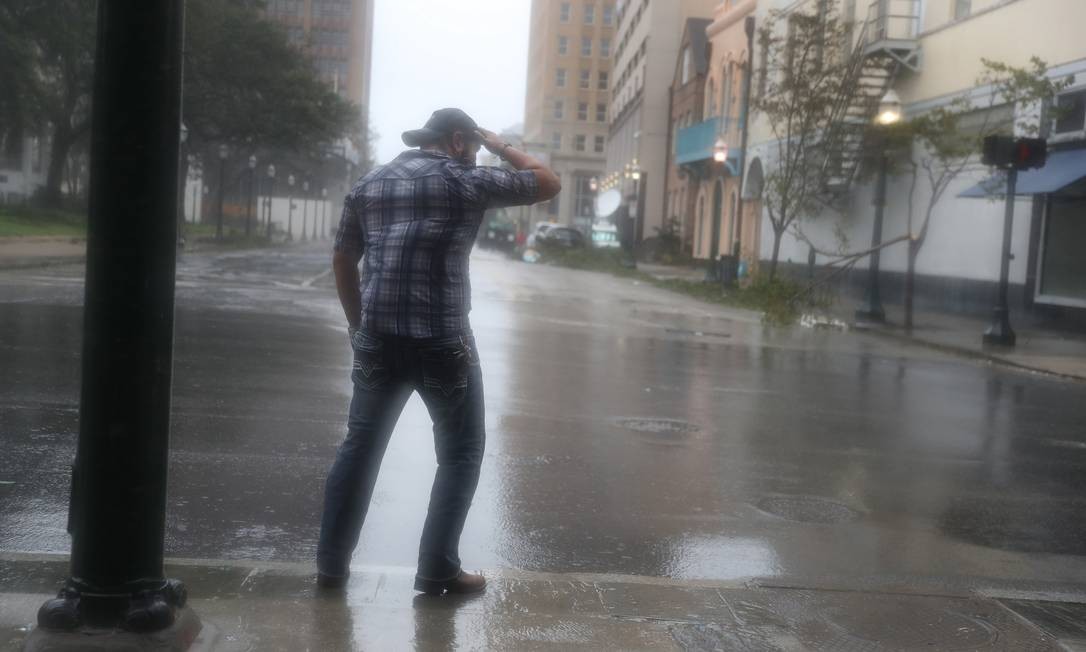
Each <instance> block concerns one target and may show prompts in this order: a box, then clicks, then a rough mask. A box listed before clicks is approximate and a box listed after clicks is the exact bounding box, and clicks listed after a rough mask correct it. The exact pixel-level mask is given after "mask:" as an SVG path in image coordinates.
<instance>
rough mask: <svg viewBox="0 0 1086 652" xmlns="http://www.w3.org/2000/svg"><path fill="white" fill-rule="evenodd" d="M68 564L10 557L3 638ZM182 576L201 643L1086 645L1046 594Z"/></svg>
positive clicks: (194, 565)
mask: <svg viewBox="0 0 1086 652" xmlns="http://www.w3.org/2000/svg"><path fill="white" fill-rule="evenodd" d="M66 569H67V566H66V562H65V560H64V559H63V558H61V557H33V556H29V555H25V556H22V557H21V558H12V557H8V558H6V559H0V577H2V579H3V584H2V591H3V592H2V593H0V649H3V650H18V649H21V648H22V646H23V644H24V642H25V641H26V639H27V637H28V636H29V634H30V631H31V626H32V624H33V622H34V618H35V613H36V611H37V609H38V607H39V606H40V605H41V603H42V602H43V601H44V600H45V599H46V598H48V597H50V595H49V594H50V593H51V592H52V591H53V590H54V589H55V588H56V585H57V583H58V582H59V581H60V580H61V579H62V578H63V577H64V575H65V572H66ZM168 573H169V574H170V575H171V576H174V577H180V578H182V579H183V580H184V581H185V582H186V583H187V585H188V588H189V594H190V596H191V597H190V605H191V607H192V609H193V610H194V611H195V613H196V614H197V616H198V617H199V618H200V619H201V620H202V621H203V630H202V631H201V633H200V635H199V638H198V639H197V642H196V644H195V645H194V646H193V648H191V649H193V650H229V651H233V650H321V651H325V652H334V651H337V650H405V649H407V650H409V649H417V650H446V649H452V650H537V649H561V650H602V649H622V650H640V649H671V650H810V649H825V650H884V649H885V650H900V649H968V650H1023V649H1030V650H1082V649H1086V647H1082V646H1084V645H1086V624H1084V623H1086V607H1083V606H1081V605H1074V604H1071V603H1060V602H1052V601H1037V600H1035V599H1031V598H1035V597H1038V596H1013V595H1012V596H992V595H988V596H981V595H969V594H964V595H963V594H954V593H952V592H939V591H923V592H908V591H904V592H895V591H892V590H870V591H864V590H850V589H832V590H831V589H825V588H808V587H800V586H782V585H776V586H771V585H762V584H759V583H758V582H756V581H750V582H746V583H732V584H728V583H721V582H708V581H679V580H671V579H668V578H650V577H639V576H622V575H609V576H603V575H588V574H543V573H525V572H518V571H502V572H496V571H490V572H488V576H489V577H490V587H489V588H488V590H487V592H486V593H485V594H483V595H481V596H477V597H471V598H456V597H442V598H432V597H425V596H420V595H418V594H415V593H414V592H413V591H412V590H411V582H412V575H411V572H410V570H409V569H371V570H368V571H358V570H356V572H355V575H354V576H353V577H352V579H351V583H350V586H349V587H348V590H347V592H346V594H339V595H335V594H332V595H329V594H322V593H319V592H317V591H315V590H314V588H313V585H312V576H311V575H310V570H309V569H308V567H307V566H305V565H301V564H298V565H294V564H274V563H267V564H259V563H254V564H246V563H234V562H222V563H216V562H197V561H186V562H174V563H172V564H171V565H170V566H169V567H168ZM1040 597H1045V596H1044V595H1041V596H1040ZM1076 646H1077V647H1076Z"/></svg>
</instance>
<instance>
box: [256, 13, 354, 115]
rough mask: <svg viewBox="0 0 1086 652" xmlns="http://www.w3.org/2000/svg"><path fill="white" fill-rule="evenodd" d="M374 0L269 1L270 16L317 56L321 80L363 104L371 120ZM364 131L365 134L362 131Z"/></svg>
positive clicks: (303, 49)
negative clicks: (369, 113)
mask: <svg viewBox="0 0 1086 652" xmlns="http://www.w3.org/2000/svg"><path fill="white" fill-rule="evenodd" d="M374 2H375V0H268V3H267V7H266V9H265V13H266V15H267V17H268V19H270V20H272V21H274V22H276V23H279V24H280V25H282V26H283V27H285V28H286V30H287V36H288V38H289V39H290V42H291V44H293V45H294V46H295V47H297V48H299V49H300V50H302V51H303V52H305V53H306V54H307V55H309V56H310V58H311V59H312V60H313V64H314V65H315V66H316V67H317V71H318V72H319V74H320V76H321V78H322V79H324V80H326V81H327V82H328V84H329V85H331V86H332V88H334V89H335V90H336V92H337V93H339V94H340V96H342V97H343V98H345V99H348V100H350V101H352V102H354V103H356V104H358V105H359V106H360V107H361V109H362V124H363V125H368V110H369V103H370V65H371V62H372V58H373V6H374ZM362 135H363V136H365V133H363V134H362Z"/></svg>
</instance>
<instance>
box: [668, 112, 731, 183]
mask: <svg viewBox="0 0 1086 652" xmlns="http://www.w3.org/2000/svg"><path fill="white" fill-rule="evenodd" d="M729 122H732V123H734V121H729ZM720 125H721V119H720V118H719V117H716V118H710V119H708V120H706V121H705V122H699V123H698V124H696V125H690V126H689V127H685V128H683V129H680V130H679V133H678V134H676V135H675V163H676V164H677V165H691V166H692V165H696V164H698V163H709V162H711V161H712V160H713V149H714V147H715V146H716V141H717V139H719V138H720V137H721V135H723V132H721V130H720ZM726 139H727V138H726ZM727 140H729V141H731V140H732V139H727ZM741 162H742V152H741V151H740V150H739V148H738V147H729V148H728V161H727V163H726V166H727V169H728V173H729V174H732V175H735V174H738V170H739V168H740V166H741Z"/></svg>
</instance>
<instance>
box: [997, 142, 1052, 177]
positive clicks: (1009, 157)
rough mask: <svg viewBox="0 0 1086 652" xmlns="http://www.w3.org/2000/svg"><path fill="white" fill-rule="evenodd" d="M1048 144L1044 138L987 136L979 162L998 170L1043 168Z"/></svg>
mask: <svg viewBox="0 0 1086 652" xmlns="http://www.w3.org/2000/svg"><path fill="white" fill-rule="evenodd" d="M1047 158H1048V142H1047V141H1046V140H1045V139H1044V138H1011V137H1010V136H988V137H987V138H985V139H984V148H983V151H982V153H981V161H982V162H983V163H984V164H985V165H993V166H995V167H999V168H1012V167H1013V168H1015V169H1017V170H1029V169H1031V168H1040V167H1044V164H1045V161H1046V160H1047Z"/></svg>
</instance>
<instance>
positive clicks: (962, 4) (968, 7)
mask: <svg viewBox="0 0 1086 652" xmlns="http://www.w3.org/2000/svg"><path fill="white" fill-rule="evenodd" d="M972 11H973V0H954V20H961V19H962V18H967V17H968V16H969V14H970V13H972Z"/></svg>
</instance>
